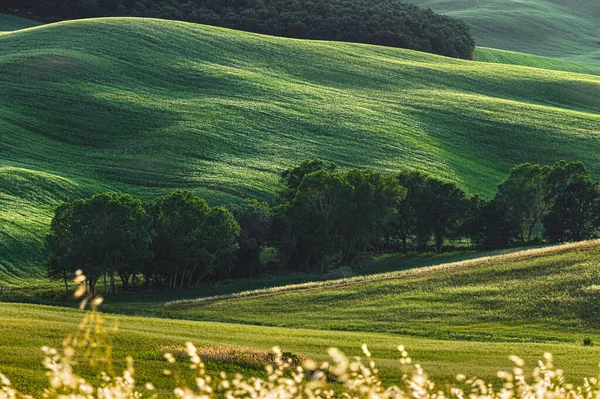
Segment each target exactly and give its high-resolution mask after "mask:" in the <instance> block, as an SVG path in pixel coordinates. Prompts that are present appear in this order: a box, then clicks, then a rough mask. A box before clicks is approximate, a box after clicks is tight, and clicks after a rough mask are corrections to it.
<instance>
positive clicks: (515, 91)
mask: <svg viewBox="0 0 600 399" xmlns="http://www.w3.org/2000/svg"><path fill="white" fill-rule="evenodd" d="M0 68H1V69H2V71H3V73H2V74H0V91H1V92H2V96H0V168H1V169H0V171H6V172H1V173H3V175H2V174H0V176H5V177H0V178H2V180H3V182H2V190H3V192H7V193H9V194H8V195H11V196H12V197H11V199H10V200H8V201H7V202H6V203H10V205H9V208H8V212H2V215H1V217H0V243H1V245H3V248H2V249H3V251H2V254H1V255H0V269H4V270H13V272H9V273H13V274H14V270H15V269H17V268H21V269H23V270H26V269H27V270H36V269H37V270H39V268H40V259H42V258H43V252H42V250H41V247H40V246H39V243H40V242H41V240H42V237H43V234H44V233H45V231H46V230H45V229H47V226H48V224H49V220H50V217H51V209H52V207H53V206H55V205H56V203H58V202H59V201H61V200H65V199H69V198H74V197H78V196H81V194H83V193H90V192H97V191H101V190H106V189H110V190H117V191H126V192H130V193H133V194H135V195H138V196H141V197H143V198H145V199H152V198H153V196H155V195H158V194H162V193H165V192H168V191H171V190H174V189H176V188H187V189H192V190H194V191H196V192H197V193H198V194H199V195H202V196H204V197H206V198H207V199H208V200H209V201H210V202H211V203H226V202H232V201H239V200H240V198H243V197H247V196H251V197H259V198H262V199H270V198H272V197H273V195H274V194H273V193H274V190H275V188H276V184H277V174H278V173H279V172H281V171H282V170H283V169H284V168H286V167H289V166H290V165H293V164H296V163H298V162H300V161H302V160H304V159H307V158H313V157H317V156H318V157H321V158H324V159H327V160H330V161H334V162H337V163H339V164H340V165H342V166H344V167H375V168H379V169H381V170H383V171H385V172H395V171H398V170H400V169H402V168H407V167H409V168H418V169H420V170H423V171H427V172H430V173H432V174H435V175H437V176H439V177H441V178H445V179H449V180H452V181H456V182H457V183H458V184H460V185H461V186H462V187H464V188H466V189H467V190H469V191H470V192H471V193H481V194H484V195H491V194H492V193H493V191H494V188H495V186H496V185H497V184H498V182H500V181H501V179H502V178H503V176H505V175H506V174H507V172H508V170H509V168H510V167H511V166H513V165H514V164H517V163H521V162H526V161H528V162H540V163H551V162H554V161H556V160H558V159H568V160H582V161H584V162H585V163H586V164H587V165H588V167H589V168H590V169H591V171H592V173H593V175H594V176H595V177H599V176H600V162H598V160H599V158H600V156H599V154H598V151H597V150H596V149H597V148H599V147H598V146H599V144H600V135H599V134H598V131H599V126H600V114H599V111H600V107H599V104H598V101H597V99H598V95H599V94H600V77H598V76H594V75H590V74H582V73H569V72H564V71H553V70H548V69H539V68H532V67H530V66H528V67H522V66H515V65H509V64H506V65H504V64H490V63H484V62H467V61H460V60H454V59H448V58H444V57H439V56H434V55H429V54H423V53H419V52H414V51H408V50H401V49H394V48H385V47H377V46H369V45H357V44H349V43H333V42H319V41H301V40H291V39H284V38H275V37H269V36H261V35H257V34H249V33H243V32H236V31H232V30H227V29H221V28H214V27H208V26H202V25H193V24H187V23H181V22H170V21H161V20H152V19H133V18H119V19H96V20H81V21H73V22H63V23H57V24H50V25H45V26H41V27H37V28H32V29H26V30H22V31H17V32H12V33H4V34H0ZM557 69H560V68H557ZM579 72H581V71H579ZM15 174H18V175H19V176H20V177H19V179H14V178H13V177H12V176H13V175H15ZM39 179H42V180H44V182H40V181H39ZM57 182H59V183H57ZM55 183H56V184H55ZM12 185H16V188H15V187H11V186H12ZM22 187H25V188H26V189H22ZM13 192H17V193H18V194H17V195H16V196H15V195H13V194H10V193H13ZM38 198H44V201H38ZM21 203H22V204H23V206H21V205H19V204H21ZM0 281H2V284H4V285H8V284H9V283H5V280H4V279H2V280H0Z"/></svg>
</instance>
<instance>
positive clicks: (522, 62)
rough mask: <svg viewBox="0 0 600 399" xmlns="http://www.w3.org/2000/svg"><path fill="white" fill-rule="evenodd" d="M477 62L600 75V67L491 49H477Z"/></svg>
mask: <svg viewBox="0 0 600 399" xmlns="http://www.w3.org/2000/svg"><path fill="white" fill-rule="evenodd" d="M475 60H476V61H481V62H490V63H494V64H508V65H519V66H526V67H532V68H539V69H549V70H553V71H564V72H575V73H583V74H591V75H600V66H594V65H590V64H585V63H583V62H572V61H566V60H561V59H558V58H550V57H542V56H539V55H533V54H526V53H519V52H517V51H508V50H498V49H493V48H489V47H477V48H476V49H475Z"/></svg>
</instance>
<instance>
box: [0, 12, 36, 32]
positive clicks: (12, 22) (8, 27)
mask: <svg viewBox="0 0 600 399" xmlns="http://www.w3.org/2000/svg"><path fill="white" fill-rule="evenodd" d="M38 25H39V23H38V22H35V21H32V20H29V19H25V18H20V17H16V16H14V15H7V14H2V13H0V32H3V31H4V32H6V31H13V30H19V29H25V28H31V27H33V26H38Z"/></svg>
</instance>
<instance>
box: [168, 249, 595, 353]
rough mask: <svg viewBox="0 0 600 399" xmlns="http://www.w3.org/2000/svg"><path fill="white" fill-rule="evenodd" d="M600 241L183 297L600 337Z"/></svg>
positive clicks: (474, 329)
mask: <svg viewBox="0 0 600 399" xmlns="http://www.w3.org/2000/svg"><path fill="white" fill-rule="evenodd" d="M599 261H600V241H591V242H584V243H579V244H570V245H565V246H559V247H551V248H543V249H535V250H529V251H523V252H517V253H514V254H508V255H501V256H496V257H488V258H480V259H475V260H470V261H464V262H458V263H450V264H446V265H441V266H434V267H431V268H421V269H412V270H407V271H401V272H395V273H388V274H379V275H374V276H367V277H358V278H354V279H346V280H338V281H330V282H324V283H309V284H304V285H296V286H288V287H283V288H278V289H272V290H259V291H254V292H246V293H240V294H236V295H232V296H224V297H213V298H202V299H199V300H196V301H193V300H192V301H189V300H188V301H179V302H172V303H170V304H168V305H166V307H165V308H166V309H165V310H166V314H167V315H168V316H170V317H180V318H187V319H196V320H213V321H223V322H231V323H250V324H260V325H270V326H281V327H296V328H312V329H323V330H352V331H370V332H382V333H394V334H410V335H416V336H426V337H435V338H443V339H462V340H480V341H485V342H489V341H529V342H542V341H563V342H570V343H577V342H581V340H582V339H583V337H584V336H590V337H593V339H594V340H597V339H598V338H600V336H598V334H597V332H598V321H599V320H600V318H599V315H600V306H599V304H600V269H598V267H597V265H598V262H599Z"/></svg>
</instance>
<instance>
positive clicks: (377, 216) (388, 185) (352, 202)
mask: <svg viewBox="0 0 600 399" xmlns="http://www.w3.org/2000/svg"><path fill="white" fill-rule="evenodd" d="M345 178H346V181H347V182H348V184H349V185H350V186H351V187H352V191H351V194H350V197H349V198H348V200H347V203H346V207H347V208H348V209H347V211H346V212H345V217H344V219H343V220H342V222H341V228H340V235H341V238H342V259H341V263H342V264H343V265H352V264H354V263H355V262H356V260H357V259H358V257H359V255H360V254H362V253H364V252H365V251H366V248H367V246H368V245H369V244H372V243H374V242H375V241H378V240H379V239H381V236H382V235H383V233H384V231H385V228H386V227H387V224H388V223H389V221H390V219H391V217H392V216H393V214H394V213H395V212H396V209H397V208H398V207H399V206H400V204H401V203H402V201H403V200H404V199H405V198H406V192H407V190H406V189H405V188H403V187H401V186H400V184H399V183H398V179H396V178H394V177H393V176H384V175H382V174H381V173H380V172H377V171H374V170H358V169H353V170H351V171H349V172H348V173H346V175H345Z"/></svg>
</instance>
